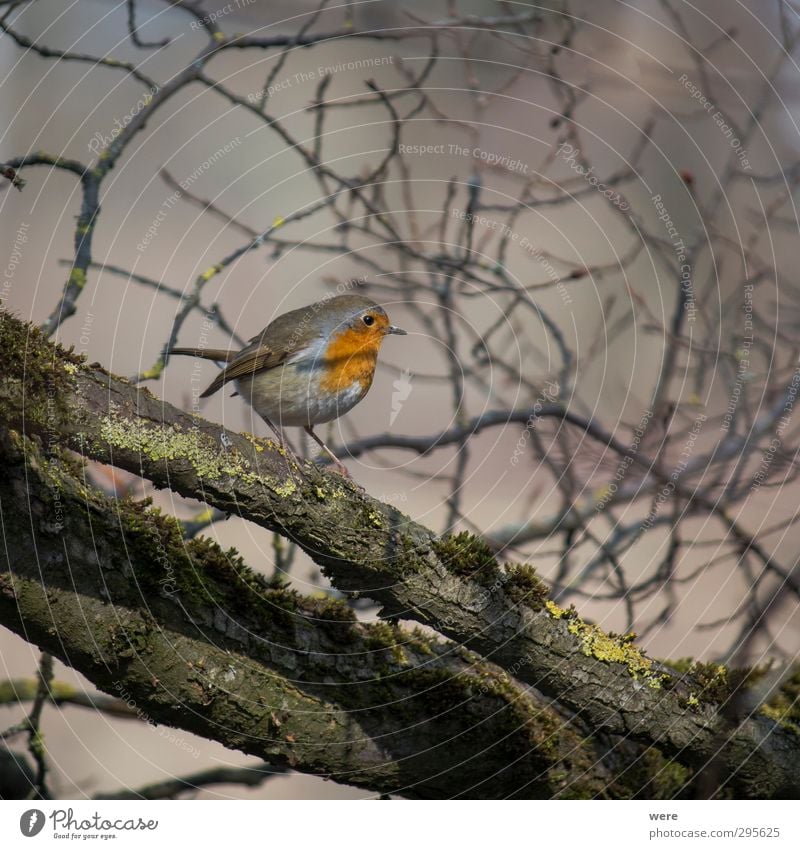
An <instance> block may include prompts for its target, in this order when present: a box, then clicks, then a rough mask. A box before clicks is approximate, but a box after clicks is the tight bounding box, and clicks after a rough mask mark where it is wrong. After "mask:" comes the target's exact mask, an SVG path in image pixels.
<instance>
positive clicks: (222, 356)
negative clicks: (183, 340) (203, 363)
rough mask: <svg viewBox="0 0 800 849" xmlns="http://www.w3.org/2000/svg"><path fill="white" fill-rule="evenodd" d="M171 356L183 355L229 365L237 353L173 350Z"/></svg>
mask: <svg viewBox="0 0 800 849" xmlns="http://www.w3.org/2000/svg"><path fill="white" fill-rule="evenodd" d="M169 353H170V355H171V354H184V355H186V356H188V357H200V358H201V359H203V360H214V361H215V362H218V363H229V362H230V361H231V360H232V359H233V358H234V357H235V356H236V354H237V353H238V351H225V350H223V349H222V348H173V349H172V350H171V351H170V352H169Z"/></svg>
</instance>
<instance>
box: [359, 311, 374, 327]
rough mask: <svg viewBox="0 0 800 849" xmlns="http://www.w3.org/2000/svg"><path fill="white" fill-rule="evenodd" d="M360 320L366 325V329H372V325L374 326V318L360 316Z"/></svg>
mask: <svg viewBox="0 0 800 849" xmlns="http://www.w3.org/2000/svg"><path fill="white" fill-rule="evenodd" d="M361 320H362V321H363V322H364V324H366V325H367V327H372V325H373V324H375V318H374V317H373V316H371V315H369V314H367V315H365V316H362V317H361Z"/></svg>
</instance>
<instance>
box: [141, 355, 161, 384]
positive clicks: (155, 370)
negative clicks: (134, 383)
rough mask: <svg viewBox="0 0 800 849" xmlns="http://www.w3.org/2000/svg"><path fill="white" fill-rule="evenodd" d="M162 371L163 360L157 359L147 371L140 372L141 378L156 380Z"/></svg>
mask: <svg viewBox="0 0 800 849" xmlns="http://www.w3.org/2000/svg"><path fill="white" fill-rule="evenodd" d="M163 371H164V360H158V361H157V362H156V363H154V364H153V366H152V367H151V368H149V369H147V371H143V372H142V380H157V379H158V378H159V377H161V373H162V372H163Z"/></svg>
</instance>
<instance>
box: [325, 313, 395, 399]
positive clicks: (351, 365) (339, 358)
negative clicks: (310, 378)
mask: <svg viewBox="0 0 800 849" xmlns="http://www.w3.org/2000/svg"><path fill="white" fill-rule="evenodd" d="M380 346H381V338H380V336H378V335H374V334H365V333H364V332H363V331H361V330H355V329H352V328H348V329H347V330H344V331H342V332H341V333H339V334H338V335H336V336H334V337H333V338H332V339H331V341H330V342H329V344H328V350H327V351H326V352H325V356H324V357H323V360H322V362H323V368H324V371H325V374H324V375H323V377H322V379H321V380H320V384H319V385H320V389H322V390H323V391H324V392H332V393H339V392H343V391H344V390H346V389H349V388H350V387H351V386H352V385H353V384H354V383H355V382H356V381H358V383H360V384H361V388H362V389H363V390H364V391H365V392H366V390H367V389H369V387H370V386H371V384H372V378H373V376H374V374H375V364H376V363H377V361H378V350H379V349H380Z"/></svg>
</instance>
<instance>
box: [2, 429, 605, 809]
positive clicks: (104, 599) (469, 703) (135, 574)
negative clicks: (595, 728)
mask: <svg viewBox="0 0 800 849" xmlns="http://www.w3.org/2000/svg"><path fill="white" fill-rule="evenodd" d="M0 457H1V458H2V462H3V466H4V475H3V479H2V482H0V507H1V508H2V520H3V537H4V543H5V545H4V554H3V561H2V565H0V621H2V622H3V623H4V624H6V625H7V626H8V627H10V628H11V629H12V630H13V631H15V632H16V633H18V634H19V635H20V636H22V637H24V638H25V639H26V640H29V641H31V642H34V643H36V644H38V645H40V646H42V647H43V648H44V649H45V650H47V651H49V652H51V653H53V654H54V655H57V656H58V657H60V658H61V659H62V660H63V661H64V662H65V663H68V664H70V665H71V666H73V667H74V668H76V669H78V670H79V671H81V672H82V673H83V674H84V675H86V676H87V677H88V678H89V679H90V680H92V681H93V683H95V684H96V685H97V686H98V687H100V688H101V689H103V690H105V691H106V692H108V693H112V694H114V695H117V696H119V697H120V698H122V699H124V700H125V702H126V703H127V705H128V707H129V708H131V709H132V710H133V711H135V712H136V713H137V714H138V715H139V716H140V718H142V719H143V720H145V721H147V722H153V723H163V724H167V725H172V726H176V727H178V728H182V729H184V730H186V731H190V732H192V733H195V734H199V735H201V736H204V737H207V738H212V739H215V740H218V741H220V742H221V743H223V744H224V745H226V746H229V747H231V748H237V749H241V750H242V751H244V752H247V753H249V754H254V755H258V756H260V757H262V758H265V759H267V760H269V761H271V762H272V763H275V764H277V765H278V766H282V767H291V768H294V769H298V770H301V771H305V772H310V773H314V774H317V775H322V776H325V777H330V778H333V779H335V780H337V781H341V782H347V783H350V784H354V785H357V786H360V787H365V788H369V789H371V790H374V791H376V792H388V793H401V794H405V795H410V796H422V797H437V798H438V797H448V796H455V795H467V796H485V795H490V796H508V795H516V794H518V793H520V794H521V795H523V796H526V797H529V796H537V797H551V796H554V795H556V796H557V795H581V796H586V795H595V794H596V793H598V792H602V790H603V788H604V787H605V786H606V783H607V781H606V780H605V778H603V770H602V767H595V766H594V758H593V756H592V753H591V749H590V748H588V747H586V746H584V745H583V741H582V738H581V737H580V736H579V735H578V734H577V733H576V732H575V731H573V730H571V729H570V727H569V726H568V725H567V724H566V723H565V721H564V720H563V719H562V718H561V717H560V716H559V715H558V714H556V713H555V712H554V711H553V710H552V709H551V708H548V707H545V706H543V705H541V704H539V703H537V702H536V701H535V700H534V698H533V697H532V696H530V695H528V694H527V693H526V692H524V690H522V689H520V688H519V686H518V685H516V684H515V683H514V682H513V680H512V679H510V678H509V676H508V675H506V674H505V673H503V672H501V671H500V670H498V669H496V668H494V667H492V666H490V665H489V664H487V663H485V662H482V661H480V660H479V659H478V658H476V657H475V656H474V655H472V654H471V653H469V652H467V651H465V650H463V649H460V648H457V647H453V646H451V645H448V644H443V643H440V642H436V641H434V640H431V639H429V638H427V637H425V636H423V635H422V634H419V633H416V632H407V631H402V630H400V629H398V628H395V627H392V626H389V625H387V624H385V623H378V624H375V625H362V624H360V623H358V622H357V621H356V620H355V617H354V615H353V613H352V611H350V610H349V608H348V607H347V606H346V605H345V604H344V603H343V602H338V601H335V600H331V599H324V600H312V599H305V598H303V597H301V596H299V595H297V594H296V593H294V592H292V591H290V590H288V589H286V588H285V587H278V586H274V585H272V586H270V585H269V584H268V583H267V582H266V581H264V580H262V579H260V577H259V576H258V575H257V574H256V573H254V572H252V571H251V570H250V569H248V568H247V567H246V566H245V565H244V564H243V563H242V562H241V560H240V559H239V558H238V556H236V555H235V553H232V552H223V551H222V550H221V549H220V548H219V547H218V546H216V545H215V544H214V543H212V542H210V541H209V540H207V539H195V540H190V541H186V540H184V539H183V537H182V536H181V533H180V529H179V524H178V523H177V521H176V520H174V519H172V518H168V517H165V516H163V515H161V514H160V513H159V512H158V511H155V510H149V509H148V508H147V507H146V505H143V504H141V503H135V502H127V501H111V500H109V499H108V498H106V497H105V496H103V495H102V494H100V493H98V492H95V491H93V490H91V489H90V488H88V487H87V486H86V484H85V482H84V480H83V478H82V469H81V468H70V467H71V466H73V467H74V466H75V463H74V460H70V459H69V458H65V457H63V456H59V455H58V454H54V455H51V456H50V457H46V456H44V455H43V454H42V453H41V452H40V450H39V449H38V448H37V447H36V446H35V444H34V443H33V442H32V441H31V440H29V439H27V438H26V437H23V436H21V435H20V434H18V433H16V432H14V431H7V430H5V431H2V432H1V433H0Z"/></svg>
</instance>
